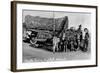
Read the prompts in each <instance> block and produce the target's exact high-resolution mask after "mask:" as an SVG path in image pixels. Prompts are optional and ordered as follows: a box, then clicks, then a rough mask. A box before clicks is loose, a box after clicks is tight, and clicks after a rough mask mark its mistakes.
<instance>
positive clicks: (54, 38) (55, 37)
mask: <svg viewBox="0 0 100 73" xmlns="http://www.w3.org/2000/svg"><path fill="white" fill-rule="evenodd" d="M59 41H60V39H59V38H58V37H57V36H54V37H53V53H55V51H56V50H57V51H58V43H59Z"/></svg>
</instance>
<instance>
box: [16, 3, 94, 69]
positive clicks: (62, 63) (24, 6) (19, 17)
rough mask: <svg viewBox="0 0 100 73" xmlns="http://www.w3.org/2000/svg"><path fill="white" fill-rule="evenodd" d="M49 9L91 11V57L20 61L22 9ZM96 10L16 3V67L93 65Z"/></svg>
mask: <svg viewBox="0 0 100 73" xmlns="http://www.w3.org/2000/svg"><path fill="white" fill-rule="evenodd" d="M23 9H29V10H41V9H43V10H49V11H50V10H51V11H70V12H89V13H91V32H92V33H91V47H92V49H91V59H89V60H81V61H80V60H73V61H59V62H37V63H36V62H35V63H22V38H21V37H22V31H21V30H22V10H23ZM95 17H96V10H95V8H81V7H64V6H62V7H60V6H49V5H29V4H17V69H30V68H34V69H35V68H51V67H64V66H65V67H68V66H82V65H95V63H96V60H95V59H96V49H95V48H96V44H95V43H94V41H96V39H95V38H96V35H95V34H96V29H95V28H96V18H95Z"/></svg>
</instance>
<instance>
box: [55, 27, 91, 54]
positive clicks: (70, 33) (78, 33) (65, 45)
mask: <svg viewBox="0 0 100 73" xmlns="http://www.w3.org/2000/svg"><path fill="white" fill-rule="evenodd" d="M88 45H89V32H88V29H87V28H84V30H83V31H82V25H79V27H78V29H77V30H75V29H74V28H73V27H72V28H70V29H68V30H67V31H63V35H62V37H58V36H53V53H55V52H56V51H64V52H66V51H67V49H69V50H70V51H77V50H82V51H84V52H86V51H87V50H88Z"/></svg>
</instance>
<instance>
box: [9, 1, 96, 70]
mask: <svg viewBox="0 0 100 73" xmlns="http://www.w3.org/2000/svg"><path fill="white" fill-rule="evenodd" d="M97 40H98V39H97V6H88V5H71V4H57V3H40V2H20V1H12V3H11V70H12V71H14V72H17V71H35V70H51V69H67V68H82V67H96V66H97Z"/></svg>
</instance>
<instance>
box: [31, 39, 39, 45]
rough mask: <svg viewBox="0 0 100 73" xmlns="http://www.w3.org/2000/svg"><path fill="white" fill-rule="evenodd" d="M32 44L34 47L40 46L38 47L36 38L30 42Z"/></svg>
mask: <svg viewBox="0 0 100 73" xmlns="http://www.w3.org/2000/svg"><path fill="white" fill-rule="evenodd" d="M30 43H31V44H32V45H34V46H35V47H37V46H38V45H37V44H36V43H37V40H36V39H35V38H32V39H31V40H30Z"/></svg>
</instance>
